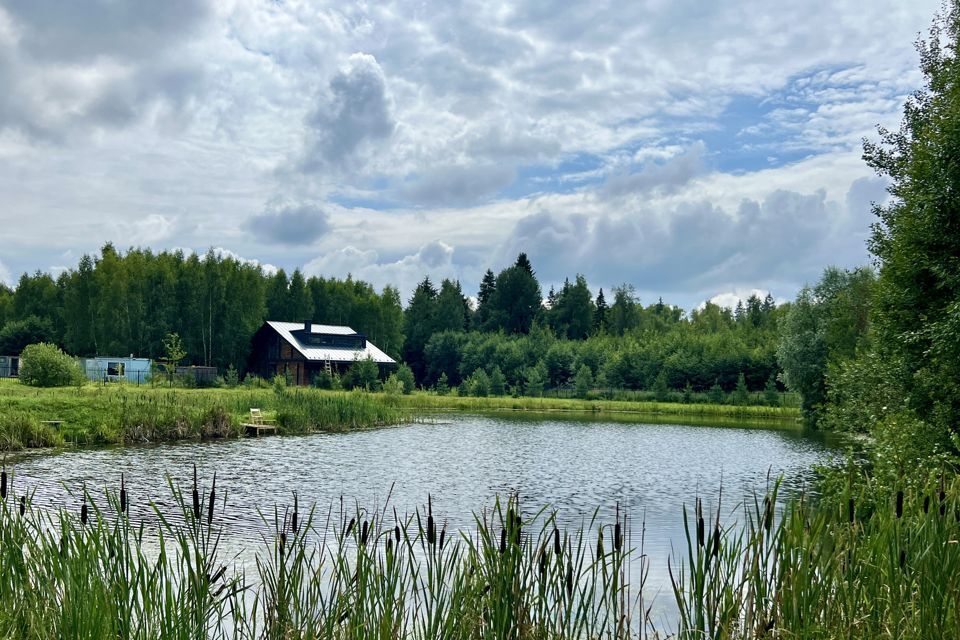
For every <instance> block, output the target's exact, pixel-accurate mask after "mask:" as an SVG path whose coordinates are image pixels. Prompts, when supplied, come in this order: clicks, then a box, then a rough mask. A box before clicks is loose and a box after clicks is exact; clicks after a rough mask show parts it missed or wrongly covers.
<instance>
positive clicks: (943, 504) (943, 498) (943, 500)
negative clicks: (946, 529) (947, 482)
mask: <svg viewBox="0 0 960 640" xmlns="http://www.w3.org/2000/svg"><path fill="white" fill-rule="evenodd" d="M945 488H946V487H945V486H944V481H943V474H940V495H939V496H937V497H938V498H939V501H940V517H941V518H942V517H943V516H945V515H946V514H947V492H946V491H945Z"/></svg>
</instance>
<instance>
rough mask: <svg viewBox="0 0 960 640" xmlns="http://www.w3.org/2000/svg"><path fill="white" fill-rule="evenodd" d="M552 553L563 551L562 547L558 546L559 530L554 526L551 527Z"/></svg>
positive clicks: (556, 553) (557, 554) (558, 553)
mask: <svg viewBox="0 0 960 640" xmlns="http://www.w3.org/2000/svg"><path fill="white" fill-rule="evenodd" d="M553 553H554V555H556V556H560V554H562V553H563V547H562V546H560V530H559V529H557V528H556V527H554V528H553Z"/></svg>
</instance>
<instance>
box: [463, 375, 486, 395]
mask: <svg viewBox="0 0 960 640" xmlns="http://www.w3.org/2000/svg"><path fill="white" fill-rule="evenodd" d="M467 388H468V389H469V393H470V395H472V396H477V397H478V398H486V397H487V396H489V395H490V376H488V375H487V372H486V371H484V370H483V369H477V370H476V371H474V372H473V373H472V374H471V375H470V377H469V378H467Z"/></svg>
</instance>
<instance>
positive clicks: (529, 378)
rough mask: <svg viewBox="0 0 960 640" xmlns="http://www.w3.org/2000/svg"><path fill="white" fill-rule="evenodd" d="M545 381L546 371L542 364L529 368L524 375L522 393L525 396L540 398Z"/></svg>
mask: <svg viewBox="0 0 960 640" xmlns="http://www.w3.org/2000/svg"><path fill="white" fill-rule="evenodd" d="M546 381H547V370H546V367H545V366H544V365H543V363H542V362H538V363H537V364H536V365H534V366H532V367H529V368H528V369H527V370H526V373H525V374H524V391H525V392H526V395H528V396H533V397H540V396H542V395H543V387H544V384H546Z"/></svg>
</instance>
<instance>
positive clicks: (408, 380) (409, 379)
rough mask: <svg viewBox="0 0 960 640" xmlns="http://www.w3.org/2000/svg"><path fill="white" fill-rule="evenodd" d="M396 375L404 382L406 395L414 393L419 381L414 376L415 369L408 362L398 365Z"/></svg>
mask: <svg viewBox="0 0 960 640" xmlns="http://www.w3.org/2000/svg"><path fill="white" fill-rule="evenodd" d="M394 375H396V377H397V380H399V381H400V382H401V383H402V384H403V393H404V395H410V394H411V393H413V390H414V389H416V388H417V381H416V379H415V378H414V377H413V369H411V368H410V367H408V366H407V365H406V364H401V365H400V366H399V367H397V372H396V373H395V374H394Z"/></svg>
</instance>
